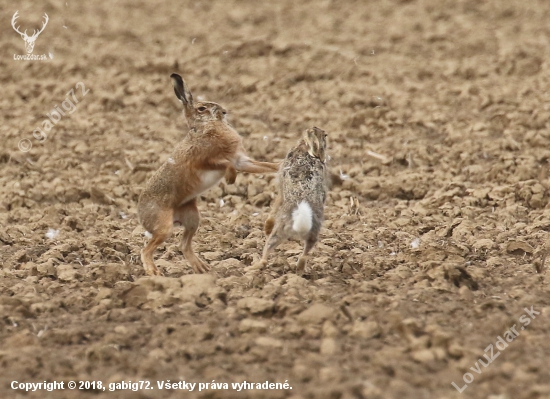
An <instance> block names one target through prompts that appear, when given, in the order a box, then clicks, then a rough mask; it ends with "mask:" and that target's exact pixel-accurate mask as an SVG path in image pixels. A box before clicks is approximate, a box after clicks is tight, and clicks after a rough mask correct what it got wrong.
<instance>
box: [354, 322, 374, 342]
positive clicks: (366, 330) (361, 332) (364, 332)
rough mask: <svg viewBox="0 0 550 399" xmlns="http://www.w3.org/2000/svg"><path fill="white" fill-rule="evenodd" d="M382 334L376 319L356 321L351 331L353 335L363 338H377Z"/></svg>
mask: <svg viewBox="0 0 550 399" xmlns="http://www.w3.org/2000/svg"><path fill="white" fill-rule="evenodd" d="M380 334H381V330H380V326H379V325H378V323H377V322H375V321H356V322H355V323H353V327H352V329H351V332H350V335H351V336H353V337H358V338H363V339H370V338H376V337H379V336H380Z"/></svg>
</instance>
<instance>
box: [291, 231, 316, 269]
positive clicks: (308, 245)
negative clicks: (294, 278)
mask: <svg viewBox="0 0 550 399" xmlns="http://www.w3.org/2000/svg"><path fill="white" fill-rule="evenodd" d="M316 242H317V235H310V236H309V237H308V238H307V239H306V240H305V243H304V250H303V252H302V255H300V257H299V258H298V263H297V264H296V274H298V275H301V274H303V273H304V270H305V268H306V263H307V259H308V254H309V251H311V249H312V248H313V247H314V246H315V243H316Z"/></svg>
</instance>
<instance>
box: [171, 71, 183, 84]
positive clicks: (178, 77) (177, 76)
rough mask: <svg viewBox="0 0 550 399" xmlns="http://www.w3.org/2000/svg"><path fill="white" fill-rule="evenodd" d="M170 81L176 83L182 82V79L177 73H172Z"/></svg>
mask: <svg viewBox="0 0 550 399" xmlns="http://www.w3.org/2000/svg"><path fill="white" fill-rule="evenodd" d="M170 79H172V80H173V81H175V82H178V83H180V82H183V79H182V78H181V76H180V75H178V74H177V73H173V74H172V75H170Z"/></svg>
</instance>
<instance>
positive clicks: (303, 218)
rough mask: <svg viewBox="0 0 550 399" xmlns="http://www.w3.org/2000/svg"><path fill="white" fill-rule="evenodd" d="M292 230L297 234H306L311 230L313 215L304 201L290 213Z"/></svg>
mask: <svg viewBox="0 0 550 399" xmlns="http://www.w3.org/2000/svg"><path fill="white" fill-rule="evenodd" d="M292 221H293V222H294V223H293V224H292V230H294V231H295V232H296V233H298V234H306V233H307V232H309V231H310V230H311V224H312V221H313V214H312V211H311V207H310V206H309V204H308V203H307V202H306V201H302V202H300V203H299V204H298V207H297V208H296V209H294V211H293V212H292Z"/></svg>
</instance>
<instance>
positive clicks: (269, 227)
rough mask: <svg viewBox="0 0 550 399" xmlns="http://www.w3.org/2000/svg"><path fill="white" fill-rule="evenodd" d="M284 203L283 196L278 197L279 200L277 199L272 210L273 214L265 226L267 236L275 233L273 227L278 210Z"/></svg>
mask: <svg viewBox="0 0 550 399" xmlns="http://www.w3.org/2000/svg"><path fill="white" fill-rule="evenodd" d="M282 202H283V196H282V195H281V194H279V195H277V198H275V203H274V204H273V206H272V208H271V213H270V214H269V216H268V217H267V219H266V221H265V224H264V231H265V234H267V235H268V236H269V235H270V234H271V232H272V231H273V227H274V226H275V215H276V214H277V210H278V209H279V207H280V206H281V204H282Z"/></svg>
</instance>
